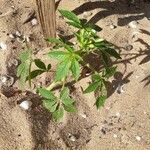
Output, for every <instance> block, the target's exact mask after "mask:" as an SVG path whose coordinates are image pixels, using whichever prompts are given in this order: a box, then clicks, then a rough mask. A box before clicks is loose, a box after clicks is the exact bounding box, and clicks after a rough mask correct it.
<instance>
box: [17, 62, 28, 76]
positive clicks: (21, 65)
mask: <svg viewBox="0 0 150 150" xmlns="http://www.w3.org/2000/svg"><path fill="white" fill-rule="evenodd" d="M25 67H26V64H25V63H21V64H20V65H19V66H18V68H17V77H20V76H21V74H22V72H23V70H24V69H25Z"/></svg>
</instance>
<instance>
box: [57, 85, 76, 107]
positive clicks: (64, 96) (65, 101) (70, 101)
mask: <svg viewBox="0 0 150 150" xmlns="http://www.w3.org/2000/svg"><path fill="white" fill-rule="evenodd" d="M60 99H61V100H62V102H63V104H64V105H66V106H68V105H71V104H72V105H73V103H74V100H73V99H71V98H70V96H69V89H68V88H67V87H64V89H63V90H62V91H61V93H60Z"/></svg>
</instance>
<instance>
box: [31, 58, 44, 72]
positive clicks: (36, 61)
mask: <svg viewBox="0 0 150 150" xmlns="http://www.w3.org/2000/svg"><path fill="white" fill-rule="evenodd" d="M34 62H35V65H36V66H37V67H38V68H40V69H43V70H46V65H45V64H44V62H42V61H41V60H40V59H34Z"/></svg>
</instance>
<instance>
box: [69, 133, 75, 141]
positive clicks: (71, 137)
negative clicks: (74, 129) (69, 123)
mask: <svg viewBox="0 0 150 150" xmlns="http://www.w3.org/2000/svg"><path fill="white" fill-rule="evenodd" d="M69 139H70V141H72V142H75V141H76V137H75V136H73V135H72V134H70V133H69Z"/></svg>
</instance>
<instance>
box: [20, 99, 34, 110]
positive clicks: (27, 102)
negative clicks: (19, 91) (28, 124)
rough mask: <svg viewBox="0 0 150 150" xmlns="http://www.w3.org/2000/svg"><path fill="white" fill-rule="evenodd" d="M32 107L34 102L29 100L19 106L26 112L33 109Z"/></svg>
mask: <svg viewBox="0 0 150 150" xmlns="http://www.w3.org/2000/svg"><path fill="white" fill-rule="evenodd" d="M31 105H32V102H31V101H28V100H25V101H23V102H21V103H20V104H19V106H20V107H21V108H23V109H24V110H28V109H29V108H30V107H31Z"/></svg>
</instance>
